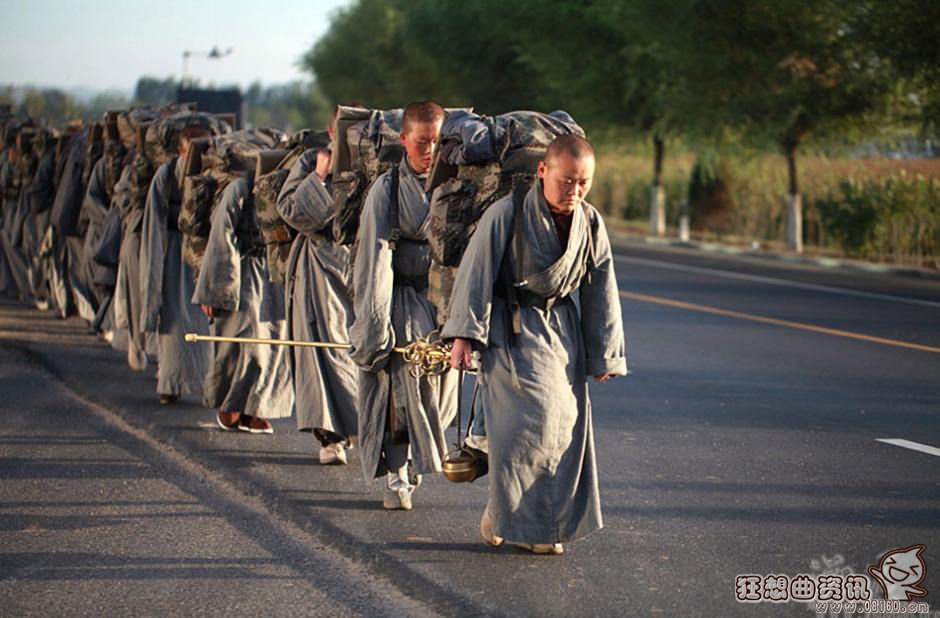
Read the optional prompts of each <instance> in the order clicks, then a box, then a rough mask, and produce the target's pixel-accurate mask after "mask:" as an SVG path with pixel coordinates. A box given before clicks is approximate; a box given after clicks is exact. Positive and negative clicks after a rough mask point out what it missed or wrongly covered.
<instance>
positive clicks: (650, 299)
mask: <svg viewBox="0 0 940 618" xmlns="http://www.w3.org/2000/svg"><path fill="white" fill-rule="evenodd" d="M620 295H621V296H623V297H624V298H627V299H630V300H637V301H640V302H642V303H653V304H655V305H664V306H666V307H675V308H677V309H687V310H689V311H697V312H699V313H710V314H712V315H720V316H724V317H726V318H736V319H738V320H748V321H750V322H760V323H761V324H773V325H774V326H783V327H784V328H795V329H797V330H807V331H810V332H814V333H822V334H824V335H832V336H834V337H845V338H847V339H858V340H859V341H868V342H871V343H879V344H881V345H889V346H894V347H897V348H907V349H910V350H919V351H921V352H932V353H934V354H938V353H940V348H936V347H933V346H929V345H920V344H918V343H908V342H906V341H898V340H896V339H885V338H883V337H873V336H871V335H863V334H861V333H853V332H849V331H845V330H839V329H836V328H826V327H824V326H814V325H812V324H803V323H801V322H791V321H789V320H778V319H776V318H768V317H765V316H762V315H754V314H752V313H742V312H740V311H730V310H728V309H719V308H717V307H709V306H707V305H697V304H695V303H686V302H682V301H681V300H672V299H671V298H663V297H661V296H649V295H647V294H637V293H636V292H624V291H621V292H620Z"/></svg>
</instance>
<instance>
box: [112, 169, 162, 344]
mask: <svg viewBox="0 0 940 618" xmlns="http://www.w3.org/2000/svg"><path fill="white" fill-rule="evenodd" d="M132 173H133V170H132V169H131V166H130V165H126V166H124V169H123V170H122V171H121V178H120V179H119V180H118V182H117V184H116V185H114V197H113V199H112V204H111V208H119V209H120V212H121V228H122V230H123V234H122V237H121V253H120V258H119V260H118V272H117V283H116V285H115V287H114V296H113V298H112V301H111V306H112V311H113V324H114V328H115V329H116V330H119V331H123V334H122V335H121V336H117V335H116V336H115V337H114V340H113V341H112V343H111V345H112V347H114V348H115V349H118V350H121V349H124V347H125V346H126V347H127V348H130V349H131V350H132V351H133V353H134V354H136V355H138V356H140V355H143V354H145V353H151V354H155V353H156V352H157V346H156V338H155V336H154V335H153V334H152V333H151V334H149V335H148V334H147V333H145V332H144V330H143V328H141V323H140V315H141V310H142V308H143V307H142V302H141V298H140V227H141V221H142V220H143V214H144V208H143V207H144V204H134V203H133V200H132V199H131V194H132V193H133V191H132V189H131V174H132Z"/></svg>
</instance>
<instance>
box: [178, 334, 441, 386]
mask: <svg viewBox="0 0 940 618" xmlns="http://www.w3.org/2000/svg"><path fill="white" fill-rule="evenodd" d="M436 334H437V331H432V332H430V333H428V334H427V335H426V336H424V337H419V338H418V339H417V340H415V341H412V342H411V343H409V344H408V345H406V346H405V347H399V348H393V350H392V351H393V352H396V353H397V354H401V357H402V360H404V361H405V362H406V363H408V364H409V365H411V367H410V369H409V373H411V375H412V376H413V377H415V378H420V377H423V376H439V375H441V374H443V373H444V372H445V371H447V370H448V369H450V348H451V346H450V344H449V343H444V342H443V341H441V340H440V339H433V340H432V339H431V337H432V336H433V335H436ZM185 339H186V341H187V342H189V343H198V342H200V341H214V342H218V343H248V344H256V345H286V346H294V347H301V348H327V349H331V350H348V349H349V348H351V347H352V346H351V345H350V344H348V343H334V342H331V341H291V340H290V339H256V338H254V337H215V336H210V335H197V334H196V333H186V335H185Z"/></svg>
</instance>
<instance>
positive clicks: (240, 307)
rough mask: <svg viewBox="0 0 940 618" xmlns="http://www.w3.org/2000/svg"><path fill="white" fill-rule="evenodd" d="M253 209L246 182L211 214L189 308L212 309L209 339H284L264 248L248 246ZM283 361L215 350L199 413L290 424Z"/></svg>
mask: <svg viewBox="0 0 940 618" xmlns="http://www.w3.org/2000/svg"><path fill="white" fill-rule="evenodd" d="M252 204H253V202H252V200H251V199H250V193H249V190H248V183H247V181H245V180H244V179H237V180H234V181H232V182H231V183H229V185H228V186H227V187H226V188H225V190H224V192H223V193H222V196H221V198H220V200H219V202H218V203H217V204H216V205H215V208H214V210H213V212H212V228H211V231H210V232H209V241H208V244H207V246H206V253H205V256H204V257H203V260H202V266H201V268H200V269H199V278H198V280H197V281H196V290H195V292H194V293H193V299H192V301H193V303H195V304H197V305H209V306H211V307H213V308H215V309H216V317H215V318H214V320H213V323H212V325H211V331H212V334H214V335H218V336H223V337H253V338H262V339H284V338H286V336H287V320H286V319H285V317H284V292H283V290H282V289H281V288H280V287H279V286H278V285H276V284H274V283H272V282H271V281H270V280H269V279H268V272H267V265H266V262H265V255H264V246H263V245H261V246H260V247H259V246H258V245H257V244H256V243H253V242H251V241H250V238H248V237H250V236H252V235H254V233H255V232H256V231H257V229H258V228H257V226H258V222H257V219H256V216H255V211H254V207H253V205H252ZM246 232H249V234H247V237H246ZM288 354H289V352H288V350H287V348H286V347H284V346H268V345H255V344H240V343H218V344H216V345H215V354H214V357H213V362H212V367H211V368H210V369H209V374H208V375H207V376H206V382H205V386H204V390H203V393H204V403H205V405H206V406H209V407H211V408H218V409H220V410H224V411H226V412H241V413H243V414H247V415H249V416H258V417H260V418H285V417H288V416H290V415H291V413H292V412H293V404H294V393H293V390H292V389H291V387H290V365H289V360H288Z"/></svg>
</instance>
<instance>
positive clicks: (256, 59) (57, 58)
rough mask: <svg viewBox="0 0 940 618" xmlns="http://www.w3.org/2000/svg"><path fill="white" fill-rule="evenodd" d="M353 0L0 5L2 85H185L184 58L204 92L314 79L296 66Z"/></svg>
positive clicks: (45, 0)
mask: <svg viewBox="0 0 940 618" xmlns="http://www.w3.org/2000/svg"><path fill="white" fill-rule="evenodd" d="M350 1H351V0H273V1H264V0H225V1H224V2H222V1H215V0H213V1H202V0H183V1H181V0H150V1H142V0H0V83H4V84H9V83H12V84H14V85H24V84H35V85H39V86H58V87H64V88H73V87H80V86H87V87H91V88H98V89H105V88H115V89H119V90H123V91H130V90H132V89H133V87H134V84H136V82H137V78H138V77H140V76H142V75H151V76H155V77H160V78H164V77H169V76H173V77H175V78H177V79H179V77H180V72H181V70H182V62H183V50H186V49H188V50H192V51H197V52H207V51H208V50H210V49H211V48H212V47H213V46H214V45H217V46H218V47H219V48H220V49H221V50H225V49H226V48H228V47H231V48H232V54H231V55H230V56H227V57H225V58H222V59H220V60H209V59H207V58H204V57H203V58H200V57H192V58H190V59H189V69H188V75H189V76H190V77H194V78H197V79H200V80H201V81H202V83H203V84H207V83H209V82H214V83H215V84H216V85H223V84H234V83H237V84H240V85H242V86H245V85H247V84H249V83H251V82H253V81H255V80H261V82H263V83H264V84H276V83H282V82H286V81H290V80H292V79H298V78H308V77H309V75H308V74H305V73H303V72H302V71H301V70H300V68H299V67H298V60H299V59H300V57H301V56H302V55H303V53H304V52H305V51H307V50H308V49H309V48H310V47H311V45H313V43H314V41H316V40H317V39H318V38H319V37H320V35H322V34H323V33H324V32H325V31H326V29H327V27H328V25H329V16H330V15H331V14H332V13H333V12H334V11H335V10H336V9H337V8H339V7H343V6H346V5H348V4H349V3H350Z"/></svg>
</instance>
